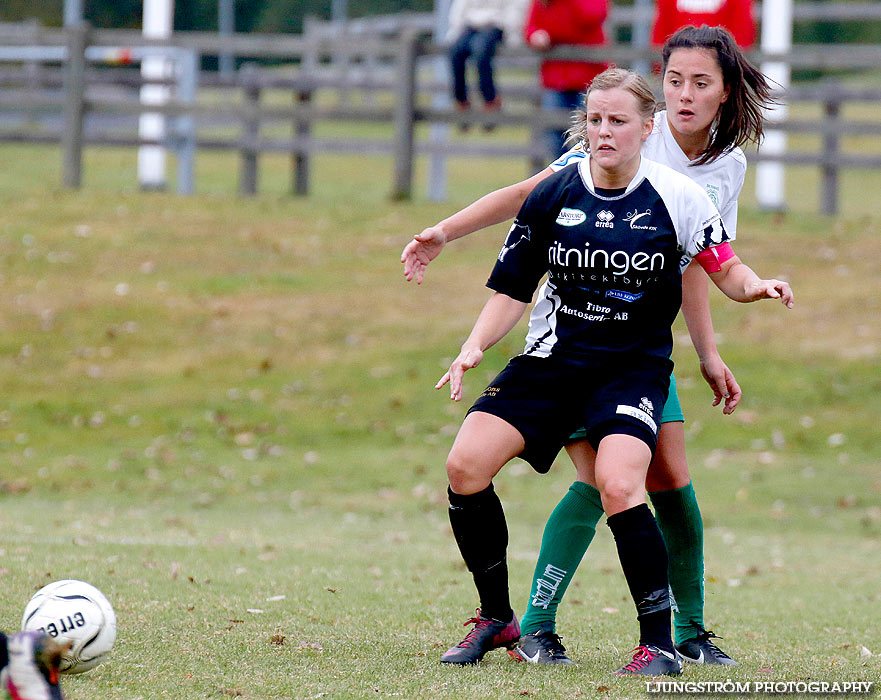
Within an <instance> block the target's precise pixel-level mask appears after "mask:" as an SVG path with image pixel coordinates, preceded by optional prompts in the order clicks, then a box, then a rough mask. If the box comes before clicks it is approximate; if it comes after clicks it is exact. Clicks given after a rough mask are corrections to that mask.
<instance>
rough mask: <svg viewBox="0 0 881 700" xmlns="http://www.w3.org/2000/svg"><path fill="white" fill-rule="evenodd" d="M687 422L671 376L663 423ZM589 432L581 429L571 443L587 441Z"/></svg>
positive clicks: (572, 435) (571, 439)
mask: <svg viewBox="0 0 881 700" xmlns="http://www.w3.org/2000/svg"><path fill="white" fill-rule="evenodd" d="M684 420H685V414H683V413H682V404H681V403H679V394H677V393H676V377H675V376H674V375H672V374H671V375H670V391H669V392H668V393H667V402H666V403H665V404H664V410H663V411H661V420H660V422H661V423H676V422H682V421H684ZM586 438H587V431H586V430H585V429H584V428H579V429H578V430H576V431H575V432H574V433H572V434H571V435H570V436H569V442H575V441H576V440H585V439H586Z"/></svg>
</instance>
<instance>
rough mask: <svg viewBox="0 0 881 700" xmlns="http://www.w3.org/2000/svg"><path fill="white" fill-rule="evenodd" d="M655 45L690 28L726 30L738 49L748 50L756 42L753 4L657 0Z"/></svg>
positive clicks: (748, 1) (735, 0) (726, 0)
mask: <svg viewBox="0 0 881 700" xmlns="http://www.w3.org/2000/svg"><path fill="white" fill-rule="evenodd" d="M655 7H656V11H655V22H654V26H653V27H652V44H653V45H654V46H655V47H660V46H663V45H664V42H665V41H667V39H669V38H670V37H671V36H672V35H673V34H674V33H675V32H676V31H677V30H679V29H682V27H686V26H688V25H689V24H691V25H694V26H695V27H700V26H701V25H702V24H706V25H708V26H710V27H714V26H719V27H725V29H727V30H728V31H729V32H731V34H732V36H733V37H734V41H736V42H737V44H738V46H740V47H741V48H744V49H749V48H751V47H752V46H753V44H754V43H755V41H756V22H755V20H754V19H753V4H752V0H657V2H656V5H655Z"/></svg>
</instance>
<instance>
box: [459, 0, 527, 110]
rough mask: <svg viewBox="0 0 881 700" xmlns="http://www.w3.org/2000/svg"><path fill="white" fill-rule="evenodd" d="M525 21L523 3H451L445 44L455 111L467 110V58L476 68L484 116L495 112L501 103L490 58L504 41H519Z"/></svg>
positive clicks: (470, 0)
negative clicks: (448, 55)
mask: <svg viewBox="0 0 881 700" xmlns="http://www.w3.org/2000/svg"><path fill="white" fill-rule="evenodd" d="M525 18H526V1H525V0H453V4H452V5H451V7H450V15H449V30H448V32H447V41H449V42H452V45H451V46H450V64H451V66H452V71H453V97H454V99H455V101H456V108H457V109H458V110H460V111H465V110H467V109H469V108H470V106H471V103H470V101H469V99H468V85H467V83H466V80H465V67H466V63H467V61H468V59H469V58H471V59H473V61H474V64H475V66H476V68H477V86H478V89H479V91H480V95H481V97H482V98H483V109H484V111H486V112H495V111H498V110H499V108H500V107H501V100H500V99H499V96H498V93H497V91H496V85H495V80H494V78H493V58H494V57H495V53H496V48H497V47H498V45H499V44H500V43H502V42H503V41H504V42H505V44H507V45H509V46H512V45H515V44H517V43H518V42H520V41H521V33H522V28H523V23H524V20H525Z"/></svg>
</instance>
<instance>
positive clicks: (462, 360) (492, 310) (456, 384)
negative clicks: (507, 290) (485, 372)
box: [434, 292, 527, 401]
mask: <svg viewBox="0 0 881 700" xmlns="http://www.w3.org/2000/svg"><path fill="white" fill-rule="evenodd" d="M526 306H527V304H526V303H525V302H522V301H517V300H516V299H514V298H512V297H509V296H508V295H507V294H501V293H500V292H496V293H495V294H493V295H492V296H491V297H490V298H489V301H487V302H486V305H485V306H484V307H483V311H481V312H480V316H478V317H477V321H476V322H475V324H474V328H473V329H472V330H471V335H469V336H468V340H466V341H465V342H464V343H463V344H462V350H461V351H460V352H459V356H458V357H457V358H456V359H455V360H453V364H451V365H450V369H448V370H447V372H446V374H444V376H443V377H441V378H440V381H438V383H437V384H436V385H435V387H434V388H435V389H440V388H441V387H442V386H444V384H446V383H447V382H449V384H450V398H451V399H452V400H453V401H459V400H461V398H462V377H463V376H464V375H465V372H467V371H468V370H469V369H474V368H475V367H477V365H479V364H480V361H481V360H482V359H483V352H484V350H486V349H488V348H491V347H492V346H493V345H495V344H496V343H497V342H499V341H500V340H501V339H502V338H504V337H505V336H506V335H507V334H508V331H510V330H511V329H512V328H513V327H514V326H516V325H517V321H519V320H520V317H521V316H522V315H523V312H524V311H525V310H526Z"/></svg>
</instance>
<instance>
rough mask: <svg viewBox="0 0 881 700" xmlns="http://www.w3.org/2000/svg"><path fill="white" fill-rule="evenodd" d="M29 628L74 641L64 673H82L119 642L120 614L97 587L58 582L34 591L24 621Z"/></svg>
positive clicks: (66, 655) (101, 658)
mask: <svg viewBox="0 0 881 700" xmlns="http://www.w3.org/2000/svg"><path fill="white" fill-rule="evenodd" d="M21 628H22V629H23V630H25V631H39V632H45V633H46V634H48V635H49V636H50V637H53V638H54V639H55V640H56V641H57V642H59V643H62V644H63V643H64V642H70V643H71V648H70V651H69V652H67V653H66V654H65V655H64V656H63V658H62V660H61V668H60V670H61V672H62V673H82V672H83V671H88V670H89V669H91V668H95V666H97V665H98V664H100V663H102V662H103V661H105V660H106V659H107V656H108V655H109V654H110V650H111V648H112V647H113V642H114V641H116V613H114V612H113V607H112V606H111V605H110V602H109V601H108V600H107V598H106V597H105V596H104V594H103V593H102V592H101V591H99V590H98V589H97V588H95V587H94V586H92V585H91V584H88V583H86V582H84V581H76V580H74V579H65V580H63V581H55V583H50V584H49V585H48V586H44V587H43V588H41V589H40V590H39V591H37V592H36V593H34V595H33V597H32V598H31V599H30V601H28V604H27V607H26V608H25V610H24V616H23V617H22V620H21Z"/></svg>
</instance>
